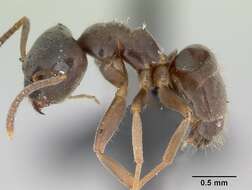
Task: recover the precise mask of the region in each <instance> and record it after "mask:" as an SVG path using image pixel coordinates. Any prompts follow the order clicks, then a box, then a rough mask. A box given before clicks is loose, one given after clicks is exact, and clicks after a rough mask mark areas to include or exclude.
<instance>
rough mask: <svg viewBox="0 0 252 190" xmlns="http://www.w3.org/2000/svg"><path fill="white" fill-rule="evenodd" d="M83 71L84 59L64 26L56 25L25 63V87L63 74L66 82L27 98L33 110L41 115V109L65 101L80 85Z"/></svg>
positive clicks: (29, 54) (41, 37)
mask: <svg viewBox="0 0 252 190" xmlns="http://www.w3.org/2000/svg"><path fill="white" fill-rule="evenodd" d="M86 67H87V59H86V55H85V54H84V53H83V51H82V50H81V48H80V47H79V45H78V44H77V42H76V40H74V39H73V38H72V35H71V33H70V31H69V30H68V29H67V28H66V27H65V26H63V25H62V24H58V25H56V26H54V27H52V28H50V29H48V30H47V31H46V32H44V33H43V34H42V35H41V36H40V37H39V38H38V39H37V40H36V42H35V43H34V45H33V46H32V48H31V50H30V51H29V53H28V55H27V57H26V59H25V60H24V63H23V72H24V76H25V80H24V85H25V86H28V85H31V84H33V83H34V82H37V81H40V80H44V79H49V78H51V77H53V76H56V75H59V74H65V75H66V76H67V79H66V80H64V81H63V82H61V83H60V84H57V85H53V86H48V87H45V88H41V89H39V90H37V91H34V92H33V93H31V94H30V95H29V98H30V100H31V102H32V105H33V107H34V108H35V110H36V111H38V112H39V113H42V112H41V109H42V108H44V107H46V106H49V105H50V104H56V103H59V102H61V101H63V100H64V99H65V98H66V97H68V96H69V95H70V94H71V93H72V91H73V90H74V89H75V88H76V87H77V86H78V85H79V83H80V81H81V79H82V77H83V74H84V72H85V70H86Z"/></svg>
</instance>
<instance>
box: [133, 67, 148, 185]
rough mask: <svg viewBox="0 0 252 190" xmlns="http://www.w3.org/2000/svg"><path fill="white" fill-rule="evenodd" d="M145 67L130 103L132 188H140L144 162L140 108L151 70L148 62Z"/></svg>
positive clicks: (144, 103)
mask: <svg viewBox="0 0 252 190" xmlns="http://www.w3.org/2000/svg"><path fill="white" fill-rule="evenodd" d="M144 67H145V69H144V70H142V72H140V73H139V78H140V90H139V92H138V94H137V95H136V97H135V98H134V100H133V103H132V105H131V113H132V145H133V155H134V161H135V163H136V167H135V176H134V182H133V188H132V190H139V189H140V178H141V170H142V165H143V162H144V158H143V137H142V136H143V132H142V120H141V115H140V113H141V110H142V108H143V107H144V106H145V105H146V103H147V99H148V93H149V90H150V87H151V86H152V83H151V81H152V80H151V71H150V67H149V65H148V64H146V65H144Z"/></svg>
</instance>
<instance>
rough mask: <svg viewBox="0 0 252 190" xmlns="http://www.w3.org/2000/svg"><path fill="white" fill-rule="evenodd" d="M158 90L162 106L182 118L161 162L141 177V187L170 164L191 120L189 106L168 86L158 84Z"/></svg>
mask: <svg viewBox="0 0 252 190" xmlns="http://www.w3.org/2000/svg"><path fill="white" fill-rule="evenodd" d="M158 92H159V97H160V101H161V103H162V104H163V105H164V106H166V107H168V108H171V109H173V110H175V111H177V112H179V113H181V114H182V115H183V117H184V119H183V120H182V121H181V123H180V125H179V126H178V128H177V129H176V131H175V132H174V134H173V136H172V138H171V139H170V141H169V143H168V145H167V148H166V150H165V152H164V154H163V157H162V161H161V163H160V164H158V165H157V166H156V167H155V168H154V169H152V170H151V171H150V172H149V173H148V174H147V175H145V176H144V177H143V178H142V179H141V182H140V183H141V187H143V186H144V185H145V184H146V183H147V182H148V181H150V180H151V179H152V178H153V177H155V176H156V175H157V174H158V173H159V172H161V171H162V170H163V169H165V168H166V167H167V166H169V165H171V164H172V162H173V160H174V158H175V156H176V153H177V151H178V149H179V147H180V145H181V143H182V141H183V139H184V137H185V135H186V133H187V131H188V128H189V126H190V123H191V120H192V119H191V110H190V108H189V107H188V106H187V105H186V104H185V103H184V102H183V101H182V99H181V98H180V97H178V96H177V95H176V94H175V93H174V92H173V91H172V90H170V89H169V87H166V86H160V87H159V90H158Z"/></svg>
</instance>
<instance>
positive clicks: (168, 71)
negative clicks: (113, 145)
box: [0, 17, 227, 190]
mask: <svg viewBox="0 0 252 190" xmlns="http://www.w3.org/2000/svg"><path fill="white" fill-rule="evenodd" d="M19 28H22V31H21V43H20V53H21V58H20V60H21V62H22V70H23V73H24V86H25V87H24V89H23V90H22V91H21V92H20V93H19V94H18V95H17V97H16V98H15V100H14V101H13V103H12V104H11V107H10V109H9V112H8V117H7V132H8V135H9V137H12V136H13V130H14V128H13V125H14V118H15V113H16V111H17V108H18V106H19V104H20V102H21V101H22V100H23V99H24V98H25V97H27V96H28V97H29V99H30V101H31V103H32V105H33V107H34V109H35V110H36V111H38V112H39V113H41V114H43V112H42V111H41V109H42V108H44V107H46V106H49V105H50V104H57V103H59V102H62V101H63V100H65V99H66V98H83V97H84V98H85V97H86V98H91V99H94V100H95V101H96V102H98V100H97V99H96V98H95V97H94V96H90V95H85V94H82V95H77V96H71V93H72V92H73V91H74V89H75V88H76V87H77V86H78V85H79V84H80V81H81V79H82V77H83V75H84V73H85V71H86V68H87V58H86V54H88V55H91V56H92V57H94V58H95V61H96V63H97V65H98V67H99V69H100V71H101V73H102V74H103V76H104V78H105V79H106V80H108V81H109V82H110V83H112V84H113V85H114V86H115V87H117V91H116V93H115V97H114V99H113V101H112V103H111V105H110V107H109V108H108V110H107V111H106V113H105V115H104V117H103V119H102V120H101V122H100V126H99V127H98V129H97V131H96V137H95V142H94V148H93V149H94V152H95V153H96V155H97V157H98V159H99V160H100V162H101V163H102V164H103V165H104V166H105V167H106V168H108V169H109V170H111V171H112V173H113V174H114V175H115V176H117V177H118V179H119V181H120V182H121V183H122V184H124V185H125V186H126V187H128V188H129V189H132V190H139V189H141V188H142V187H143V186H144V185H145V184H146V183H147V182H148V181H150V180H151V179H152V178H153V177H155V176H156V175H157V174H158V173H159V172H160V171H162V170H163V169H165V168H166V167H167V166H169V165H171V164H172V162H173V160H174V158H175V155H176V153H177V151H178V150H179V148H180V146H181V144H182V143H187V144H190V145H193V146H195V147H197V148H206V147H207V146H208V145H209V144H210V143H212V142H213V141H214V137H216V136H217V135H218V134H219V133H220V132H221V131H222V130H223V127H224V120H225V114H226V103H227V102H226V91H225V87H224V83H223V80H222V77H221V75H220V73H219V70H218V68H217V62H216V59H215V56H214V55H213V53H212V52H211V51H210V50H209V49H208V48H206V47H204V46H202V45H199V44H194V45H190V46H188V47H186V48H185V49H183V50H182V51H180V52H179V53H178V52H177V51H173V52H172V53H170V54H169V55H166V54H165V53H163V52H161V51H160V48H159V46H158V44H157V43H156V41H155V40H154V38H153V37H152V35H151V34H150V33H149V32H148V31H147V30H146V29H145V28H138V29H130V28H128V27H127V26H125V25H124V24H122V23H117V22H108V23H98V24H94V25H92V26H90V27H89V28H87V29H86V30H85V31H84V32H83V33H82V35H81V36H80V37H79V39H78V40H75V39H74V38H73V37H72V35H71V32H70V30H69V29H68V28H67V27H66V26H64V25H62V24H57V25H56V26H54V27H52V28H49V29H48V30H47V31H45V32H44V33H43V34H42V35H41V36H40V37H39V38H38V39H37V40H36V41H35V43H34V45H33V46H32V48H31V49H30V51H29V53H28V54H27V53H26V44H27V39H28V34H29V30H30V24H29V19H28V18H27V17H22V18H21V19H20V20H19V21H18V22H16V23H15V24H14V26H13V27H11V28H10V29H9V30H8V31H7V32H6V33H5V34H4V35H3V36H2V37H0V45H2V44H4V42H5V41H6V40H7V39H8V38H9V37H10V36H11V35H12V34H14V33H15V32H16V31H17V30H18V29H19ZM125 63H128V64H130V65H131V66H132V67H133V68H134V69H135V70H136V72H137V74H138V76H139V83H140V86H139V92H138V93H137V95H136V96H135V98H134V100H133V102H132V104H131V113H132V117H133V119H132V145H133V156H134V161H135V164H136V166H135V172H134V174H132V173H131V172H129V171H128V170H127V169H126V168H124V167H123V166H122V165H121V164H120V163H118V162H117V161H115V160H113V159H112V158H111V157H109V156H108V155H106V154H105V148H106V146H107V144H108V142H109V141H110V139H111V138H112V136H113V135H114V134H115V132H116V131H117V130H118V126H119V124H120V121H121V120H122V118H123V115H124V112H125V109H126V100H125V99H126V96H127V88H128V75H127V70H126V68H125ZM153 90H154V91H155V92H157V93H156V95H157V96H158V97H159V99H160V102H161V103H162V104H163V105H164V106H165V107H167V108H170V109H172V110H174V111H176V112H178V113H180V114H181V115H182V116H183V118H184V119H183V120H182V121H181V123H180V124H179V126H178V127H177V129H176V131H175V132H174V134H173V136H172V138H171V139H170V141H169V143H168V145H167V148H166V149H165V151H164V154H163V157H162V161H161V162H160V163H159V164H158V165H157V166H156V167H155V168H154V169H152V170H151V171H150V172H149V173H147V174H146V175H145V176H144V177H143V178H141V170H142V165H143V161H144V158H143V144H142V122H141V111H142V108H143V107H144V106H146V105H147V100H148V98H149V96H150V94H151V93H150V92H152V91H153ZM98 103H99V102H98Z"/></svg>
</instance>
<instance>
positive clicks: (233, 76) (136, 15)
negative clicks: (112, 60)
mask: <svg viewBox="0 0 252 190" xmlns="http://www.w3.org/2000/svg"><path fill="white" fill-rule="evenodd" d="M251 10H252V3H251V1H249V0H243V1H238V0H236V1H235V0H221V1H220V0H212V1H202V0H187V1H182V0H177V1H175V0H172V1H168V0H164V1H152V0H142V1H136V0H135V1H134V0H132V1H122V0H110V1H98V0H92V1H83V0H82V1H81V0H79V1H73V0H72V1H60V0H56V1H50V0H44V1H40V2H39V1H31V0H29V1H28V0H26V1H25V0H8V1H5V2H2V3H1V11H0V35H1V34H2V33H3V32H5V31H6V30H7V29H8V28H9V27H10V26H11V25H12V24H13V23H14V22H15V21H17V20H18V19H19V18H21V17H22V16H24V15H26V16H27V17H29V18H30V21H31V32H30V36H29V41H28V47H31V45H32V43H33V42H34V41H35V39H36V38H37V37H38V36H39V35H40V34H41V33H42V32H43V31H44V30H46V29H47V28H49V27H51V26H53V25H55V24H57V23H58V22H61V23H63V24H65V25H66V26H67V27H69V28H70V29H71V31H72V33H73V36H74V37H75V38H78V37H79V36H80V34H81V33H82V32H83V31H84V30H85V28H87V27H88V26H90V25H92V24H94V23H96V22H102V21H112V20H113V19H117V20H118V21H124V22H126V20H127V18H128V17H130V19H129V22H128V24H129V25H130V26H131V27H139V26H141V25H142V23H144V22H145V23H146V24H147V29H148V30H150V31H151V33H153V35H154V37H155V38H156V40H157V41H158V42H159V44H160V46H161V47H163V48H164V51H165V52H170V51H172V50H173V49H175V48H178V49H179V50H181V49H182V48H184V47H185V46H187V45H189V44H192V43H201V44H204V45H207V46H208V47H209V48H210V49H211V50H212V51H213V52H214V53H215V55H216V57H217V59H218V62H219V63H220V71H221V73H222V75H223V77H224V80H225V83H226V89H227V93H228V100H229V101H230V103H229V105H228V106H229V113H228V121H227V128H228V129H227V130H226V134H225V136H226V138H225V140H226V143H225V145H224V146H223V147H222V150H221V151H213V152H212V151H207V152H195V151H193V150H191V151H185V152H182V153H179V154H178V155H177V157H176V159H175V162H174V163H173V165H172V166H171V167H170V168H167V169H166V170H165V171H164V172H162V173H161V174H160V175H159V176H158V177H156V178H155V179H153V180H152V181H151V182H150V183H148V184H147V185H146V186H145V187H144V188H143V189H146V190H147V189H148V190H151V189H158V190H165V189H178V190H184V189H243V190H245V189H250V188H251V185H250V184H251V177H252V152H251V145H252V140H251V139H252V137H251V134H252V127H251V107H252V103H251V97H252V90H251V82H252V80H251V79H252V75H251V72H252V66H251V65H252V55H251V50H252V45H251V44H252V37H251V35H252V11H251ZM19 38H20V33H19V32H18V33H17V34H15V35H14V36H13V37H12V38H11V39H10V40H8V42H6V44H4V46H2V47H1V49H0V58H1V64H0V65H1V69H0V89H1V90H0V91H1V97H0V105H1V106H0V189H4V190H17V189H18V190H20V189H36V190H44V189H47V190H55V189H60V190H61V189H62V190H63V189H67V190H68V189H71V190H79V189H97V190H98V189H103V190H105V189H125V188H124V187H123V186H122V185H121V184H119V183H118V182H117V181H116V179H115V178H114V177H113V176H111V175H110V173H109V172H108V171H107V170H105V169H104V168H103V167H102V166H101V164H100V163H99V162H98V160H97V159H96V157H95V155H94V153H93V152H92V143H93V140H94V135H95V129H96V127H97V125H98V123H99V120H100V119H101V117H102V115H103V113H104V111H105V110H106V108H107V107H108V106H109V104H110V102H111V101H112V99H113V95H114V92H115V88H114V87H113V86H112V85H110V84H109V83H108V82H107V81H105V80H104V79H103V77H102V76H101V74H100V73H99V71H98V69H97V67H96V66H95V64H94V62H93V59H92V58H89V66H88V70H87V73H86V75H85V77H84V80H83V81H82V83H81V85H80V87H79V88H78V89H77V90H76V92H75V94H78V93H89V94H94V95H96V96H97V97H98V98H99V100H100V101H101V102H102V104H101V105H99V106H98V105H96V104H95V103H93V102H92V101H88V100H71V101H70V100H69V101H66V102H65V103H63V104H59V105H55V106H51V107H49V108H47V109H45V110H44V111H45V113H46V116H42V115H39V114H37V113H35V112H34V111H33V109H32V107H31V105H30V104H29V102H28V101H27V100H26V101H24V102H23V103H22V104H21V107H20V109H19V112H18V115H17V118H16V125H15V126H16V130H15V138H14V140H13V141H12V142H10V141H8V140H7V137H6V132H5V118H6V114H7V111H8V107H9V105H10V103H11V101H12V100H13V98H14V97H15V95H16V94H17V93H18V92H19V91H20V90H21V89H22V87H23V74H22V71H21V64H20V62H19V61H18V58H19ZM129 76H130V85H131V87H130V95H129V102H130V100H131V99H132V97H133V96H134V95H135V94H136V91H137V81H136V74H135V73H134V71H133V70H132V69H131V68H129ZM143 120H144V123H143V124H144V127H143V128H144V143H145V144H144V148H145V166H144V172H146V171H147V170H148V169H150V168H152V167H153V166H154V165H155V164H157V163H158V161H159V160H160V158H161V153H162V151H163V149H164V147H165V144H166V143H167V140H168V136H169V135H168V134H171V130H172V129H174V127H175V126H176V125H177V124H178V121H179V116H178V115H177V114H176V113H173V112H171V111H168V110H163V111H162V110H161V111H160V110H159V107H158V106H155V105H154V106H153V108H151V107H149V108H147V110H146V111H145V112H144V115H143ZM130 127H131V126H130V115H129V113H127V116H126V118H125V119H124V121H123V123H122V125H121V127H120V131H119V132H118V133H117V135H116V137H115V138H114V139H113V140H112V143H110V148H108V152H109V154H110V155H112V156H113V157H115V158H116V159H118V160H120V161H121V162H122V163H123V164H124V165H125V166H127V167H128V168H130V169H133V166H134V165H133V162H132V151H131V147H130V144H131V142H130ZM192 175H237V176H238V178H237V179H228V183H229V185H228V188H227V187H226V188H224V187H222V188H218V187H213V186H212V187H201V186H200V179H195V178H192V177H191V176H192Z"/></svg>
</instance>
